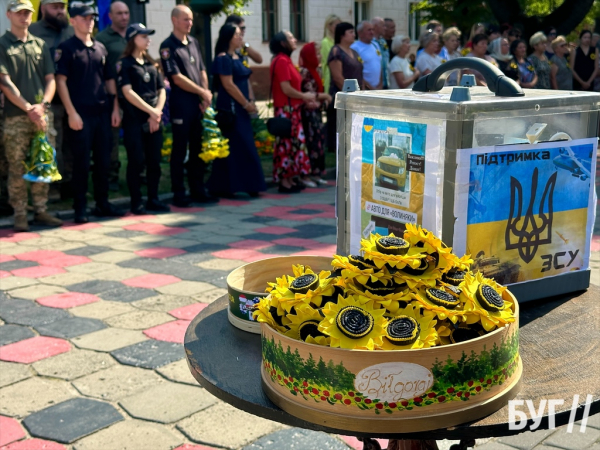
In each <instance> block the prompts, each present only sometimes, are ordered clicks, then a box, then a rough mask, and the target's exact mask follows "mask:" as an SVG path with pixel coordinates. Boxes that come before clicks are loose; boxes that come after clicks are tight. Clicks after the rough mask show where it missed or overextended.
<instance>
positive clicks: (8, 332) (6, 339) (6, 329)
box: [0, 325, 35, 346]
mask: <svg viewBox="0 0 600 450" xmlns="http://www.w3.org/2000/svg"><path fill="white" fill-rule="evenodd" d="M34 336H35V333H34V332H33V331H31V330H30V329H29V328H27V327H22V326H20V325H3V326H1V327H0V346H3V345H7V344H12V343H13V342H19V341H22V340H23V339H29V338H30V337H34Z"/></svg>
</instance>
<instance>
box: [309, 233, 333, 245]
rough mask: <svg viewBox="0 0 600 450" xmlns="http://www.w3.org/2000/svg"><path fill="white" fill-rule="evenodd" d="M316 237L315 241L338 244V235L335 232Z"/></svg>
mask: <svg viewBox="0 0 600 450" xmlns="http://www.w3.org/2000/svg"><path fill="white" fill-rule="evenodd" d="M314 239H315V241H317V242H321V243H323V244H330V245H335V244H337V235H335V234H328V235H325V236H320V237H316V238H314Z"/></svg>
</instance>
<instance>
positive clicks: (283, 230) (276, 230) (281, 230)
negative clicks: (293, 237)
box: [254, 226, 298, 235]
mask: <svg viewBox="0 0 600 450" xmlns="http://www.w3.org/2000/svg"><path fill="white" fill-rule="evenodd" d="M254 231H256V232H257V233H266V234H278V235H281V234H288V233H294V232H296V231H298V230H296V229H295V228H288V227H277V226H270V227H262V228H257V229H256V230H254Z"/></svg>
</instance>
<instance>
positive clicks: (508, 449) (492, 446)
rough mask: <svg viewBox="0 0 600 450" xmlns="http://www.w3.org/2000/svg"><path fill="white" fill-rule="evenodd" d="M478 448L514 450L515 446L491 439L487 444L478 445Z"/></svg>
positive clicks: (485, 449) (479, 449) (483, 449)
mask: <svg viewBox="0 0 600 450" xmlns="http://www.w3.org/2000/svg"><path fill="white" fill-rule="evenodd" d="M477 450H514V447H509V446H508V445H504V444H501V443H499V442H496V441H490V442H488V443H487V444H483V445H478V446H477Z"/></svg>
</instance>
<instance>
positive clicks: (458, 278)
mask: <svg viewBox="0 0 600 450" xmlns="http://www.w3.org/2000/svg"><path fill="white" fill-rule="evenodd" d="M466 274H467V272H465V271H463V270H455V269H451V270H449V271H448V273H445V274H444V275H443V276H442V280H443V281H444V282H445V283H448V284H451V285H453V286H458V285H459V284H460V283H462V282H463V281H464V280H465V275H466Z"/></svg>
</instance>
